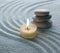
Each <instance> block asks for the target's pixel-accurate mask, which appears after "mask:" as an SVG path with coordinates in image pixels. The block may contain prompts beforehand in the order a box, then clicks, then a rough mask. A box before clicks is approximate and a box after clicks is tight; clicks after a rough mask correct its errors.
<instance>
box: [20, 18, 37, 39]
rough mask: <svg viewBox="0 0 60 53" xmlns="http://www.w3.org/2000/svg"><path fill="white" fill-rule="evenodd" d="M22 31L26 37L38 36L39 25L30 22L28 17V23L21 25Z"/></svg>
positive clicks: (22, 34)
mask: <svg viewBox="0 0 60 53" xmlns="http://www.w3.org/2000/svg"><path fill="white" fill-rule="evenodd" d="M20 32H21V36H22V37H24V38H34V37H35V36H36V32H37V26H36V25H35V24H30V22H29V19H27V23H26V24H25V25H21V26H20Z"/></svg>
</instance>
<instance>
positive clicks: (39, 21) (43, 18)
mask: <svg viewBox="0 0 60 53" xmlns="http://www.w3.org/2000/svg"><path fill="white" fill-rule="evenodd" d="M50 18H51V15H49V11H48V10H47V9H37V10H36V11H35V17H34V19H33V21H34V23H35V24H36V25H37V27H39V28H42V29H46V28H50V27H51V23H52V22H51V21H50Z"/></svg>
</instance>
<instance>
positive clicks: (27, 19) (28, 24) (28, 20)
mask: <svg viewBox="0 0 60 53" xmlns="http://www.w3.org/2000/svg"><path fill="white" fill-rule="evenodd" d="M28 26H29V19H28V18H27V27H28Z"/></svg>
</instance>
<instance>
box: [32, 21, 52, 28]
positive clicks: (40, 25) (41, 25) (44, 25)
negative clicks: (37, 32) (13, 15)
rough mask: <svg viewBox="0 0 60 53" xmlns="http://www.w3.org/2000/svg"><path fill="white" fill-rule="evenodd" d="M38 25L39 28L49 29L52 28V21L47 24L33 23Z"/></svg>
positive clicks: (46, 22)
mask: <svg viewBox="0 0 60 53" xmlns="http://www.w3.org/2000/svg"><path fill="white" fill-rule="evenodd" d="M33 23H35V24H36V25H37V27H38V28H41V29H47V28H50V27H51V26H52V22H51V21H45V22H41V23H40V22H33Z"/></svg>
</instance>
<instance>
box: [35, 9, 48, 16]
mask: <svg viewBox="0 0 60 53" xmlns="http://www.w3.org/2000/svg"><path fill="white" fill-rule="evenodd" d="M35 15H36V16H46V15H49V10H48V9H36V10H35Z"/></svg>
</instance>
